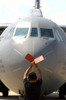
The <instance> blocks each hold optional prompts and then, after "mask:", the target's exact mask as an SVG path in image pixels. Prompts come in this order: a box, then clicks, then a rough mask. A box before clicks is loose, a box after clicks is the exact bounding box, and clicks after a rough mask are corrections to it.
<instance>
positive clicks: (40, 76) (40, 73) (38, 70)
mask: <svg viewBox="0 0 66 100" xmlns="http://www.w3.org/2000/svg"><path fill="white" fill-rule="evenodd" d="M34 65H35V67H36V69H37V72H38V75H39V78H42V72H41V70H40V69H39V67H38V65H37V64H35V63H34Z"/></svg>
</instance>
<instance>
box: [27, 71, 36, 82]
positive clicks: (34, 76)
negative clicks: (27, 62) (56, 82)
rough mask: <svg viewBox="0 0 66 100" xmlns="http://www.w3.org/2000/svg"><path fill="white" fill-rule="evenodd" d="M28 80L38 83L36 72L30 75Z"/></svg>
mask: <svg viewBox="0 0 66 100" xmlns="http://www.w3.org/2000/svg"><path fill="white" fill-rule="evenodd" d="M28 80H29V82H36V80H37V76H36V73H35V72H31V73H29V75H28Z"/></svg>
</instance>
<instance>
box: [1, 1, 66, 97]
mask: <svg viewBox="0 0 66 100" xmlns="http://www.w3.org/2000/svg"><path fill="white" fill-rule="evenodd" d="M28 53H30V54H31V55H32V56H34V57H38V56H40V55H43V56H44V58H45V60H44V61H42V62H40V63H39V64H38V66H39V67H40V69H41V71H42V74H43V84H42V94H44V95H47V94H49V93H52V92H53V91H55V90H56V89H58V88H60V87H61V86H62V85H63V84H64V83H65V82H66V34H65V33H64V31H63V30H62V29H61V28H60V27H59V26H58V25H57V24H55V23H54V22H52V21H51V20H48V19H46V18H43V15H42V11H41V9H40V1H39V0H36V2H35V8H34V9H32V12H31V14H30V16H29V17H26V18H23V19H20V20H19V21H17V22H15V23H13V24H11V25H9V26H8V27H7V28H6V30H5V31H4V32H3V33H2V35H1V36H0V80H1V81H2V82H3V83H4V84H5V86H7V87H8V88H9V89H11V90H13V91H14V92H16V93H18V94H23V93H24V86H23V75H24V72H25V70H26V69H27V68H28V66H29V65H30V63H29V62H28V61H27V60H26V59H25V56H26V55H27V54H28ZM33 70H34V71H35V69H33ZM35 72H36V71H35ZM61 92H62V90H61V91H60V94H61V97H64V94H63V95H62V93H61ZM7 95H8V92H7V91H5V96H7Z"/></svg>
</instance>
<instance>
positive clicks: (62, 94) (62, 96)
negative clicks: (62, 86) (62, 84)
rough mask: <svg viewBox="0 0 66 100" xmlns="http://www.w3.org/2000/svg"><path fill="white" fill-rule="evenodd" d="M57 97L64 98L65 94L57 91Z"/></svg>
mask: <svg viewBox="0 0 66 100" xmlns="http://www.w3.org/2000/svg"><path fill="white" fill-rule="evenodd" d="M59 98H60V99H64V98H65V95H64V93H63V91H59Z"/></svg>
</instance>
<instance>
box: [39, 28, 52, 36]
mask: <svg viewBox="0 0 66 100" xmlns="http://www.w3.org/2000/svg"><path fill="white" fill-rule="evenodd" d="M40 33H41V37H49V38H53V31H52V29H44V28H40Z"/></svg>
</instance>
